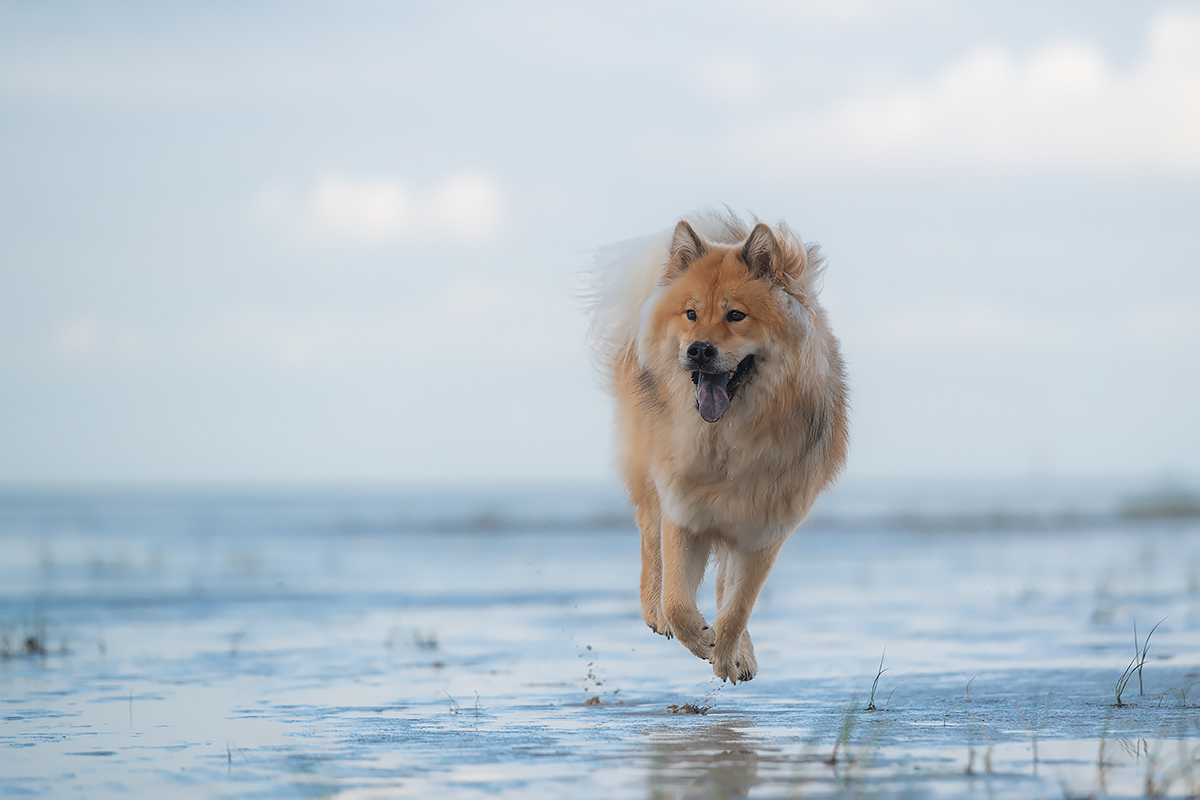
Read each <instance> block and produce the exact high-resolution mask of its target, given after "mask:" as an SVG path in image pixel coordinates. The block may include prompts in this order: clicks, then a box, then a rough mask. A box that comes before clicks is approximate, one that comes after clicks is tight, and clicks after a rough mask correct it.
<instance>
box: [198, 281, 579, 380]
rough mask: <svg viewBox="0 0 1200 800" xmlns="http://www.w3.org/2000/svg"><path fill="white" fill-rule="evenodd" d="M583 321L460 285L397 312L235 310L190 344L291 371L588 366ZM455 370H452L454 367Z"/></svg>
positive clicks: (498, 287) (527, 293) (492, 290)
mask: <svg viewBox="0 0 1200 800" xmlns="http://www.w3.org/2000/svg"><path fill="white" fill-rule="evenodd" d="M585 323H586V321H585V319H584V314H583V312H582V310H581V309H580V308H578V307H577V304H572V303H571V302H570V300H569V298H568V297H566V296H565V295H564V296H557V295H555V294H554V293H553V292H552V291H544V290H522V289H519V288H515V287H513V286H511V285H504V284H489V283H456V284H453V285H451V286H448V287H446V288H444V289H442V290H439V291H437V292H436V293H433V294H430V295H429V296H424V297H421V298H412V300H411V302H409V303H407V304H405V305H402V306H393V305H389V306H381V307H375V308H341V309H337V308H332V309H331V308H323V309H310V310H299V311H296V310H288V311H284V310H279V309H274V308H265V307H252V308H250V307H248V308H241V309H238V310H235V311H232V312H229V313H228V314H225V315H224V316H222V317H221V318H219V319H217V320H215V321H214V322H213V323H212V324H211V325H209V326H207V327H206V328H204V329H203V330H200V331H198V332H196V334H195V335H194V336H193V337H192V339H193V346H194V348H195V349H196V350H198V351H199V352H201V353H203V354H207V355H210V356H214V355H215V356H218V357H221V358H229V357H241V358H246V357H248V358H250V359H251V360H253V361H256V362H260V363H266V364H269V365H271V366H273V367H276V368H281V369H286V370H296V371H308V370H343V369H349V370H354V369H360V368H363V367H371V368H375V367H379V366H380V365H385V368H396V369H429V370H433V371H436V370H438V369H444V368H446V366H447V365H455V364H458V365H463V368H470V367H471V366H477V367H479V366H502V365H504V364H511V365H512V367H513V368H514V369H516V370H519V369H521V367H522V366H524V365H527V364H530V363H534V362H542V361H545V360H553V359H563V358H576V357H578V358H580V359H583V358H585V357H586V356H585V353H584V348H583V340H584V329H585V327H586V324H585ZM453 368H456V369H457V368H458V367H453Z"/></svg>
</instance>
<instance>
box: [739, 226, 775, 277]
mask: <svg viewBox="0 0 1200 800" xmlns="http://www.w3.org/2000/svg"><path fill="white" fill-rule="evenodd" d="M742 260H743V261H745V262H746V267H747V268H749V270H750V274H752V275H753V276H754V277H756V278H766V279H767V280H773V279H774V278H775V272H776V270H778V269H779V264H780V261H782V260H783V253H782V252H781V251H780V249H779V241H778V240H776V238H775V233H774V232H773V231H772V230H771V226H769V225H767V224H766V223H765V222H760V223H758V224H757V225H755V226H754V230H752V231H750V238H749V239H747V240H746V244H745V245H743V246H742Z"/></svg>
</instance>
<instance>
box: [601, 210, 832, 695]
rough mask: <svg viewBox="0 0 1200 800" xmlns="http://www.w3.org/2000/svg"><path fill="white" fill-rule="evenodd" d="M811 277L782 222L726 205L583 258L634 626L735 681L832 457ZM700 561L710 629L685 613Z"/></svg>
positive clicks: (816, 268)
mask: <svg viewBox="0 0 1200 800" xmlns="http://www.w3.org/2000/svg"><path fill="white" fill-rule="evenodd" d="M822 269H823V259H822V257H821V253H820V249H819V247H818V246H817V245H811V246H805V245H804V244H803V243H802V242H801V241H800V239H799V238H798V237H797V236H796V235H795V234H794V233H792V231H791V230H790V229H789V228H788V227H787V226H786V225H784V224H782V223H781V224H779V225H778V226H776V227H774V228H772V227H771V226H769V225H766V224H764V223H761V222H758V223H757V224H755V225H754V227H753V228H752V229H750V228H748V227H747V225H746V224H745V223H743V222H742V221H741V220H740V219H739V218H738V217H737V216H735V215H733V214H732V213H729V214H708V215H705V216H700V217H693V218H691V221H689V220H688V219H683V220H680V222H679V224H678V225H676V226H675V229H674V232H673V233H672V234H671V235H670V236H669V237H666V236H662V237H656V238H654V239H651V240H642V241H641V242H640V243H638V244H636V245H634V246H628V245H627V246H619V247H617V248H615V249H610V250H608V251H604V252H602V254H601V256H600V257H598V259H597V270H596V271H595V273H594V277H595V279H596V284H595V286H594V287H593V291H592V308H591V312H592V327H591V333H590V338H591V340H592V346H593V349H594V360H595V362H596V366H597V367H598V369H599V370H600V372H601V375H602V378H603V380H604V382H605V383H606V384H607V388H608V389H609V390H610V391H611V393H612V394H613V396H614V397H615V400H616V428H617V442H618V448H617V450H618V459H619V467H620V471H621V473H622V475H623V478H624V481H625V485H626V488H627V490H628V493H629V499H630V502H631V505H632V506H634V507H635V508H636V518H637V524H638V528H639V529H640V531H641V537H642V541H641V558H642V574H641V605H642V616H643V618H644V619H645V621H646V624H647V625H649V626H650V628H651V630H653V631H655V632H656V633H660V634H663V635H665V636H666V637H667V638H672V637H673V638H675V639H677V640H678V641H679V642H680V643H681V644H683V645H684V647H686V648H687V649H688V650H690V651H691V652H692V653H694V654H695V655H696V656H698V657H700V658H702V659H705V660H707V661H710V662H712V668H713V672H714V673H715V674H716V676H717V677H718V678H721V679H722V680H723V681H724V680H728V681H730V682H731V683H733V684H736V683H738V682H739V681H748V680H751V679H752V678H754V676H755V674H756V673H757V671H758V663H757V661H756V659H755V657H754V644H753V642H752V641H751V639H750V634H749V632H748V631H747V630H746V625H747V622H748V621H749V619H750V613H751V611H752V610H753V608H754V603H755V601H756V600H757V598H758V593H759V591H760V590H761V589H762V586H763V583H764V581H765V580H766V578H767V574H768V573H769V572H770V571H771V567H772V565H773V564H774V563H775V558H776V556H778V554H779V550H780V548H781V547H782V546H783V543H784V541H785V540H786V539H787V538H788V536H789V535H791V533H792V532H793V531H794V530H795V529H796V528H797V527H798V526H799V525H800V524H801V522H803V521H804V519H805V517H806V516H807V515H808V512H809V510H810V509H811V508H812V505H813V503H814V501H815V500H816V498H817V495H819V494H820V493H821V491H822V490H824V489H825V488H826V487H828V486H830V485H831V484H832V483H833V482H834V481H835V480H836V478H837V476H838V474H839V473H840V472H841V470H842V468H843V466H844V464H845V461H846V454H847V448H848V446H849V428H848V419H847V387H846V378H845V370H844V366H843V362H842V358H841V354H840V351H839V346H838V340H837V339H836V338H835V337H834V335H833V334H832V333H831V332H830V329H829V322H828V320H827V318H826V314H825V311H824V309H823V308H822V307H821V305H820V303H819V302H818V301H817V293H818V291H819V288H818V284H819V281H818V278H819V277H820V274H821V271H822ZM710 556H715V558H716V561H717V580H716V594H717V615H716V618H715V620H714V622H713V624H712V625H710V624H708V622H706V621H705V619H704V617H703V616H702V615H701V613H700V611H699V610H698V609H697V607H696V591H697V589H698V588H699V585H700V582H701V579H702V578H703V577H704V572H705V570H706V569H707V565H708V561H709V557H710Z"/></svg>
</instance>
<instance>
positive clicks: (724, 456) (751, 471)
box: [653, 407, 821, 550]
mask: <svg viewBox="0 0 1200 800" xmlns="http://www.w3.org/2000/svg"><path fill="white" fill-rule="evenodd" d="M670 416H671V417H673V419H671V420H670V421H669V422H668V429H669V430H670V431H671V434H670V436H669V437H668V441H670V443H671V444H670V447H669V452H663V453H660V454H659V458H658V459H656V460H657V462H658V463H657V464H656V468H655V469H653V473H654V479H655V484H656V486H657V487H658V490H659V492H660V495H661V496H662V498H663V507H664V511H665V512H666V513H667V514H668V516H669V517H670V518H671V519H673V520H674V521H675V522H677V523H678V524H680V525H683V526H685V527H687V528H689V529H691V530H697V531H702V530H711V531H716V532H719V533H720V534H722V535H723V536H725V537H727V538H729V539H731V540H733V541H734V542H735V543H736V544H737V545H738V546H739V547H743V548H745V549H749V550H757V549H760V548H762V547H766V546H769V545H771V544H774V543H775V542H777V541H779V539H781V538H783V537H786V536H787V535H788V534H789V533H791V531H792V530H794V529H795V528H796V526H798V525H799V524H800V522H801V521H802V520H803V517H804V514H805V513H806V512H807V510H808V508H809V507H810V506H811V504H812V500H813V498H815V495H816V493H817V492H818V491H819V490H820V483H819V480H818V479H817V476H818V475H819V474H820V473H821V470H820V469H816V470H814V469H813V468H812V466H813V465H812V464H810V463H808V459H809V457H810V456H811V455H812V453H811V452H810V451H811V450H812V449H813V448H811V447H810V446H809V441H810V440H811V438H812V436H811V434H810V431H809V430H808V428H809V425H808V424H807V423H806V422H805V420H806V419H810V418H811V416H810V415H805V414H802V413H797V414H794V415H792V419H791V420H790V421H788V422H786V423H784V424H779V422H778V421H777V422H775V423H774V424H773V425H770V426H767V425H762V424H758V425H755V424H753V422H752V411H751V409H750V408H747V407H742V408H739V409H736V410H735V411H734V412H731V416H730V417H729V418H727V419H723V420H721V421H720V422H717V423H715V424H710V423H706V422H704V421H703V420H701V419H700V417H699V415H698V414H697V413H696V412H695V411H693V410H690V409H683V410H679V409H676V413H674V414H671V415H670ZM663 421H664V422H667V420H663Z"/></svg>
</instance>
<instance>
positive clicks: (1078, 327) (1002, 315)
mask: <svg viewBox="0 0 1200 800" xmlns="http://www.w3.org/2000/svg"><path fill="white" fill-rule="evenodd" d="M850 331H851V333H850V335H849V336H848V337H847V339H848V343H849V344H851V345H852V346H853V347H856V348H862V349H865V350H871V351H879V352H909V353H912V352H920V351H925V352H929V353H939V354H942V353H955V352H960V353H979V354H984V353H986V354H990V355H994V354H997V353H1009V354H1028V353H1033V352H1040V353H1042V354H1079V355H1082V354H1091V355H1097V354H1100V353H1122V354H1125V355H1130V354H1132V353H1140V352H1154V353H1158V354H1175V355H1183V354H1197V353H1200V298H1194V299H1187V298H1181V299H1177V300H1171V301H1161V302H1152V303H1141V304H1137V305H1133V306H1130V307H1128V308H1125V309H1123V310H1121V311H1118V312H1116V313H1085V312H1062V311H1055V312H1038V311H1030V310H1022V309H1017V308H1008V307H1004V306H1000V305H996V304H994V303H988V302H985V301H980V300H978V299H971V298H943V299H941V300H939V301H936V302H929V303H925V304H923V305H920V306H910V307H906V308H903V309H896V310H895V311H893V312H891V313H885V314H881V315H877V316H876V317H875V318H874V319H873V320H872V321H870V322H867V321H862V322H861V323H860V324H858V325H855V326H851V327H850Z"/></svg>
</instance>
